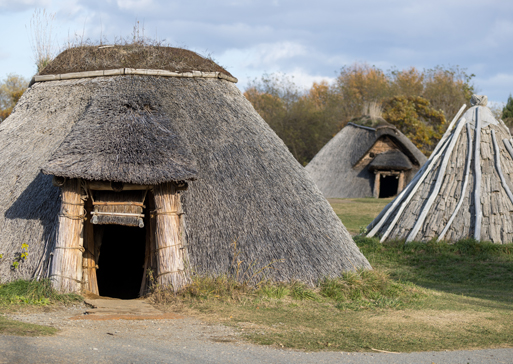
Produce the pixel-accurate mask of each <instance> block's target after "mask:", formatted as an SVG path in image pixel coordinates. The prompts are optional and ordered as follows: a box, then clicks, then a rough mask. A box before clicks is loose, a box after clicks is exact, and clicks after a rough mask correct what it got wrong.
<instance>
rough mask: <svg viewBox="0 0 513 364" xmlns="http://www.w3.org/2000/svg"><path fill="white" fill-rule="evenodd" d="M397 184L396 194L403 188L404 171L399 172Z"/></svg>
mask: <svg viewBox="0 0 513 364" xmlns="http://www.w3.org/2000/svg"><path fill="white" fill-rule="evenodd" d="M397 184H398V185H397V194H400V193H401V192H402V191H403V190H404V171H401V172H399V182H398V183H397Z"/></svg>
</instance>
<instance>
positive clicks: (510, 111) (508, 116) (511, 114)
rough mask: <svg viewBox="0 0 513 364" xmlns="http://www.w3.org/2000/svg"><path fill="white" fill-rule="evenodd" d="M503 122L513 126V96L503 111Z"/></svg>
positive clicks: (509, 98)
mask: <svg viewBox="0 0 513 364" xmlns="http://www.w3.org/2000/svg"><path fill="white" fill-rule="evenodd" d="M502 120H503V121H504V122H505V123H506V124H508V125H511V124H513V97H511V94H509V97H508V102H506V105H505V106H504V108H503V109H502Z"/></svg>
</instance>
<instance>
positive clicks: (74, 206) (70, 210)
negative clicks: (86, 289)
mask: <svg viewBox="0 0 513 364" xmlns="http://www.w3.org/2000/svg"><path fill="white" fill-rule="evenodd" d="M61 192H62V202H61V212H60V215H59V227H58V230H57V238H56V243H55V250H54V251H53V261H52V267H51V269H50V279H51V280H52V286H53V287H54V288H55V289H56V290H57V291H59V292H64V293H67V292H79V291H80V290H81V289H82V252H83V251H84V248H83V246H82V239H83V235H82V234H83V227H84V203H83V201H82V199H81V194H82V193H81V192H82V191H81V187H80V179H71V180H67V181H66V182H65V183H64V185H63V186H62V187H61Z"/></svg>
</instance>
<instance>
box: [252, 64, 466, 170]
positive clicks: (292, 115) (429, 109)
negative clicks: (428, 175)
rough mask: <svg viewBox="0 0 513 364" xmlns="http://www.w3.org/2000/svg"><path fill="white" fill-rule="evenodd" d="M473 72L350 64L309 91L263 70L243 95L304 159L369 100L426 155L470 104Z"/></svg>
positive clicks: (363, 111)
mask: <svg viewBox="0 0 513 364" xmlns="http://www.w3.org/2000/svg"><path fill="white" fill-rule="evenodd" d="M472 77H474V75H470V76H469V75H467V74H466V73H465V72H464V70H462V69H460V68H458V67H453V68H443V67H435V68H433V69H430V70H424V71H419V70H417V69H416V68H414V67H411V68H409V69H405V70H401V71H399V70H392V71H390V72H388V73H385V72H383V71H382V70H380V69H379V68H377V67H375V66H369V65H367V64H354V65H352V66H348V67H343V68H342V70H341V71H340V74H339V76H338V77H337V79H336V80H335V82H334V83H333V85H330V84H329V83H327V82H320V83H314V84H313V86H312V87H311V88H310V90H301V89H299V88H298V87H297V86H296V85H295V84H294V83H293V82H292V79H291V78H290V77H287V76H285V75H264V76H263V77H262V78H261V79H260V80H255V81H254V82H253V83H252V84H250V85H249V87H248V88H247V89H246V92H245V96H246V97H247V99H248V100H249V101H250V102H251V103H252V104H253V106H254V107H255V109H256V110H257V111H258V112H259V113H260V115H261V116H262V117H263V118H264V120H265V121H266V122H267V123H268V124H269V125H270V126H271V128H272V129H273V130H274V131H275V132H276V134H278V136H279V137H280V138H282V139H283V141H284V142H285V144H286V145H287V147H288V148H289V150H290V151H291V152H292V154H293V155H294V156H295V157H296V158H297V160H298V161H299V162H300V163H302V164H306V163H308V162H309V161H310V159H311V158H313V157H314V156H315V154H316V153H317V152H318V151H319V150H320V149H321V148H322V147H323V146H324V144H325V143H327V142H328V141H329V140H330V139H331V138H332V137H333V136H334V135H335V134H336V133H337V132H338V131H339V130H340V129H341V128H342V127H344V126H345V125H346V124H347V123H348V122H349V121H350V120H354V118H360V117H361V116H362V113H363V114H366V115H367V114H369V112H368V111H369V107H370V106H371V105H372V106H373V108H375V109H376V110H377V109H381V108H382V109H383V111H384V114H383V117H384V118H385V120H386V121H388V122H390V123H392V124H394V125H396V126H397V127H398V128H399V130H401V131H402V132H403V133H404V134H405V135H406V136H408V137H409V138H410V139H412V141H413V142H414V143H415V144H416V145H417V147H418V148H419V149H420V150H422V151H423V152H424V153H426V154H430V153H431V151H432V150H433V148H434V146H435V145H436V143H437V142H438V140H439V138H440V137H441V135H442V133H443V132H444V131H445V128H446V127H447V126H446V124H445V120H446V118H452V117H453V116H454V115H455V114H456V112H457V110H458V109H459V108H460V107H461V105H462V104H463V103H465V102H466V103H467V104H468V102H469V100H470V97H471V95H472V92H473V85H472V84H471V83H470V81H471V79H472ZM365 110H367V111H365ZM373 120H374V119H373V118H372V117H370V119H369V122H370V123H372V122H373Z"/></svg>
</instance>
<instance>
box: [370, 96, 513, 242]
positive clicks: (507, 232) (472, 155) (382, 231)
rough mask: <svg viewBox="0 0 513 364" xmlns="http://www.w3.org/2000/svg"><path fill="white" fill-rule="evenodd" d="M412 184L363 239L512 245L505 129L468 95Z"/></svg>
mask: <svg viewBox="0 0 513 364" xmlns="http://www.w3.org/2000/svg"><path fill="white" fill-rule="evenodd" d="M471 103H472V105H473V106H472V107H471V108H470V109H469V110H467V111H466V112H465V114H463V116H462V117H461V118H460V116H461V114H462V113H463V111H464V107H462V108H461V110H460V112H459V113H458V115H456V117H455V118H454V120H453V121H452V122H451V124H450V125H449V128H448V129H447V132H446V134H445V135H444V136H443V138H442V139H441V140H440V142H439V143H438V145H437V147H436V148H435V151H434V152H433V154H432V155H431V157H430V158H429V161H428V162H427V163H426V164H425V165H424V167H423V168H422V169H421V170H420V171H419V172H418V173H417V175H416V176H415V178H414V179H413V181H412V182H411V183H410V184H409V185H408V186H407V188H406V189H405V190H404V191H403V193H401V194H400V195H399V196H397V198H396V199H395V200H394V201H393V202H391V203H390V204H389V205H388V206H387V207H386V208H385V209H384V210H383V211H382V212H381V214H380V215H379V216H378V217H377V218H376V219H375V220H374V221H373V222H372V223H371V225H369V230H370V232H369V234H368V236H369V237H372V236H380V237H381V241H385V240H387V239H405V240H406V241H413V240H418V241H428V240H431V239H434V238H437V239H438V240H448V241H457V240H460V239H464V238H475V239H476V240H488V241H492V242H495V243H511V242H512V241H513V216H512V212H513V194H512V192H511V191H512V189H513V183H512V177H513V148H512V145H511V142H512V140H511V135H510V133H509V130H508V128H507V127H506V126H505V125H504V123H503V122H502V121H501V120H496V119H495V117H494V116H493V114H492V112H491V111H490V109H488V108H487V107H486V103H487V99H486V96H477V95H474V96H473V97H472V99H471Z"/></svg>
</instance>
